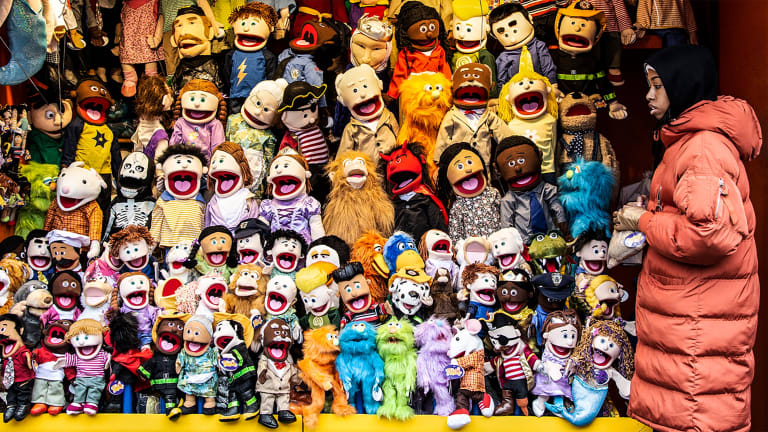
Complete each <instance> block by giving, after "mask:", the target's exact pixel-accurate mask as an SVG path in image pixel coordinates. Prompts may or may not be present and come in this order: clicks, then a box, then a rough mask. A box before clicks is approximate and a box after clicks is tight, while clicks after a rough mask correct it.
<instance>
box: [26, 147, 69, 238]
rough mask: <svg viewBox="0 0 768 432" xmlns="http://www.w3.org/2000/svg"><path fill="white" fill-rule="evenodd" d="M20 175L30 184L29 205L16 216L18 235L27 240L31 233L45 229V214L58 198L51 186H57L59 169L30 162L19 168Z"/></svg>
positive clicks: (51, 165) (50, 165)
mask: <svg viewBox="0 0 768 432" xmlns="http://www.w3.org/2000/svg"><path fill="white" fill-rule="evenodd" d="M19 174H21V175H22V176H23V177H25V178H26V179H27V181H29V183H30V189H29V199H28V200H27V205H25V206H23V207H21V208H20V209H19V212H18V214H17V215H16V235H19V236H22V237H24V238H26V237H27V234H29V232H30V231H32V230H34V229H43V225H44V223H45V213H46V212H47V211H48V207H50V206H51V203H52V202H53V199H54V198H56V192H54V190H53V188H52V187H51V185H55V184H56V177H58V176H59V167H58V166H56V165H53V164H41V163H37V162H31V161H30V162H29V163H27V164H25V165H22V166H21V168H19Z"/></svg>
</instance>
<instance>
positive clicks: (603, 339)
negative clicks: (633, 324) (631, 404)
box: [546, 321, 635, 426]
mask: <svg viewBox="0 0 768 432" xmlns="http://www.w3.org/2000/svg"><path fill="white" fill-rule="evenodd" d="M571 366H572V367H573V368H574V369H575V375H574V377H573V383H572V384H571V394H572V397H573V404H574V406H573V409H567V408H566V407H565V406H564V405H563V398H562V396H557V397H555V400H554V402H552V403H546V407H547V409H548V410H550V411H551V412H553V413H554V414H555V415H557V416H559V417H562V418H564V419H566V420H568V421H569V422H571V423H572V424H574V425H576V426H586V425H588V424H590V423H592V421H593V420H594V419H595V417H596V416H597V415H598V414H599V413H600V411H601V410H602V408H603V404H604V402H606V396H607V395H608V383H609V381H610V380H611V379H613V380H614V382H615V383H616V387H618V389H619V395H620V396H621V397H623V398H625V399H628V398H629V390H630V380H631V379H632V375H633V373H634V369H635V366H634V354H633V352H632V346H631V345H630V343H629V339H628V338H627V335H626V333H624V329H622V328H621V326H620V325H619V324H618V323H616V322H613V321H595V322H594V323H593V324H592V325H591V326H589V327H588V328H587V329H586V330H585V331H584V333H583V334H582V338H581V341H579V344H578V345H577V346H576V349H575V350H574V351H573V354H572V356H571Z"/></svg>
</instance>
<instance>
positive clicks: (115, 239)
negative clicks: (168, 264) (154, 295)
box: [109, 225, 157, 283]
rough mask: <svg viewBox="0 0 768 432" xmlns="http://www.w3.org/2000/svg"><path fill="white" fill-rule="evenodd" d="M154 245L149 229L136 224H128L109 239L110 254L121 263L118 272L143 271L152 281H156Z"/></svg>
mask: <svg viewBox="0 0 768 432" xmlns="http://www.w3.org/2000/svg"><path fill="white" fill-rule="evenodd" d="M154 246H155V240H154V239H153V238H152V234H150V233H149V230H148V229H147V228H145V227H143V226H137V225H128V226H127V227H125V228H124V229H122V230H120V231H118V232H116V233H115V234H113V235H112V237H110V239H109V253H110V255H112V256H113V257H116V258H118V259H119V260H120V261H121V262H122V263H123V267H122V268H121V269H120V272H121V273H125V272H136V271H139V272H143V273H144V274H145V275H146V276H147V277H148V278H149V279H150V281H151V282H152V283H155V282H156V278H155V269H156V268H157V259H155V257H153V256H152V250H153V249H154Z"/></svg>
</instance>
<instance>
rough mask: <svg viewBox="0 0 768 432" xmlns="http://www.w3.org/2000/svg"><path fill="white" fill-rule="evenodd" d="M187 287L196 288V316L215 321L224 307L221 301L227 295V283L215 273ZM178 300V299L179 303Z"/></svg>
mask: <svg viewBox="0 0 768 432" xmlns="http://www.w3.org/2000/svg"><path fill="white" fill-rule="evenodd" d="M187 285H191V286H193V287H194V294H195V297H196V298H197V307H196V308H195V311H194V312H195V315H200V316H204V317H207V318H209V319H210V320H213V314H214V313H215V312H219V311H220V310H221V309H222V307H223V306H222V301H221V299H222V298H223V297H224V295H225V294H226V293H227V281H226V280H225V279H224V278H223V277H222V276H221V275H220V274H218V273H216V272H215V271H214V272H211V273H208V274H206V275H203V276H201V277H200V279H198V280H197V281H195V282H192V283H191V284H187ZM185 288H186V287H185ZM178 300H179V299H178V297H177V303H178Z"/></svg>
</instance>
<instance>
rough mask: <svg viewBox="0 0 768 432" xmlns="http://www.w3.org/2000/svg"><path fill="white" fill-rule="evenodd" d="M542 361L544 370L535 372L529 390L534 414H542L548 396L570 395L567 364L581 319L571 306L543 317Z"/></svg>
mask: <svg viewBox="0 0 768 432" xmlns="http://www.w3.org/2000/svg"><path fill="white" fill-rule="evenodd" d="M542 336H543V337H544V340H545V343H544V347H543V348H542V355H541V362H542V363H543V364H544V373H537V374H536V386H535V387H534V388H533V389H532V390H531V393H533V394H534V395H536V398H535V399H534V400H533V404H531V408H532V409H533V413H534V414H535V415H536V417H541V416H542V415H543V414H544V410H545V403H546V402H547V401H549V398H550V397H553V396H561V397H565V398H568V399H571V385H570V383H569V381H570V378H571V373H572V371H571V370H570V368H569V367H568V361H569V360H570V358H571V354H572V353H573V350H574V349H575V348H576V345H577V344H578V342H579V338H580V337H581V322H580V321H579V317H578V316H577V315H576V312H575V311H574V310H572V309H566V310H564V311H555V312H552V313H551V314H549V316H548V317H547V319H546V321H544V328H543V333H542Z"/></svg>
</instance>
